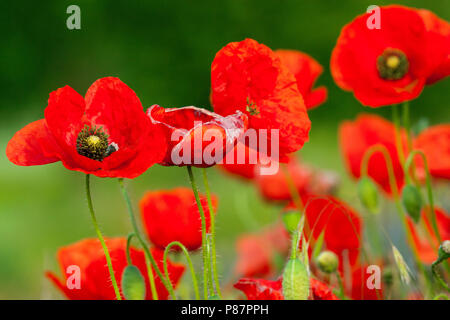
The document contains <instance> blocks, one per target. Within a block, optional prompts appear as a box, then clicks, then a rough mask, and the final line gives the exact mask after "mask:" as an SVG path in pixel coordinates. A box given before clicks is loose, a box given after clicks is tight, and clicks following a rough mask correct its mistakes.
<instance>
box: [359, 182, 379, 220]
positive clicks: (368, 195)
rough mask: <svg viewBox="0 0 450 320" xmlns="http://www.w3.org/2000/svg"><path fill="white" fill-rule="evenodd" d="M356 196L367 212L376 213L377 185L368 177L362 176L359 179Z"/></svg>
mask: <svg viewBox="0 0 450 320" xmlns="http://www.w3.org/2000/svg"><path fill="white" fill-rule="evenodd" d="M358 196H359V199H360V200H361V202H362V204H363V205H364V207H365V208H366V209H367V210H369V212H371V213H378V209H379V208H378V191H377V187H376V186H375V184H374V183H373V181H372V180H371V179H370V178H369V177H362V178H361V179H359V182H358Z"/></svg>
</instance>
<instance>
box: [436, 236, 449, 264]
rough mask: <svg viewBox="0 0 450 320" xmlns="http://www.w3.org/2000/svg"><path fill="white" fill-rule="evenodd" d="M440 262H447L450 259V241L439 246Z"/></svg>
mask: <svg viewBox="0 0 450 320" xmlns="http://www.w3.org/2000/svg"><path fill="white" fill-rule="evenodd" d="M438 254H439V260H446V259H448V258H450V240H445V241H444V242H442V243H441V245H440V246H439V251H438Z"/></svg>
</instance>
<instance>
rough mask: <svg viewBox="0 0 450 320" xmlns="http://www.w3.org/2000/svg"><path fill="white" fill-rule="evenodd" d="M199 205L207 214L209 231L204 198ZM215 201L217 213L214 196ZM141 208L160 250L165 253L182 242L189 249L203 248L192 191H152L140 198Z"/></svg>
mask: <svg viewBox="0 0 450 320" xmlns="http://www.w3.org/2000/svg"><path fill="white" fill-rule="evenodd" d="M200 202H201V203H202V207H203V212H204V213H205V220H206V230H209V227H210V215H209V209H208V203H207V200H206V198H205V197H204V196H200ZM212 202H213V207H214V211H216V208H217V198H216V196H214V195H212ZM140 208H141V216H142V221H143V223H144V227H145V230H146V232H147V235H148V237H149V239H150V241H151V242H152V243H153V244H154V245H155V246H156V247H157V248H160V249H161V250H164V249H165V247H166V246H167V245H168V244H169V243H171V242H173V241H179V242H181V243H182V244H183V245H185V246H186V248H187V249H188V250H196V249H198V248H199V247H200V246H201V245H202V232H201V230H202V227H201V218H200V213H199V210H198V207H197V204H196V202H195V196H194V193H193V192H192V190H191V189H189V188H175V189H172V190H159V191H149V192H147V193H146V194H145V195H144V197H143V198H142V199H141V201H140ZM207 232H208V231H207ZM174 249H177V250H178V249H179V248H178V247H174Z"/></svg>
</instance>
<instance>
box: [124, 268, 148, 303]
mask: <svg viewBox="0 0 450 320" xmlns="http://www.w3.org/2000/svg"><path fill="white" fill-rule="evenodd" d="M122 293H123V295H124V297H125V299H127V300H144V298H145V280H144V277H143V276H142V274H141V272H140V271H139V269H138V268H137V267H136V266H133V265H129V266H127V267H126V268H125V270H124V271H123V274H122Z"/></svg>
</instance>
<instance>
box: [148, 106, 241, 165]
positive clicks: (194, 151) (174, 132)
mask: <svg viewBox="0 0 450 320" xmlns="http://www.w3.org/2000/svg"><path fill="white" fill-rule="evenodd" d="M147 115H148V117H149V118H150V120H151V122H152V123H154V124H157V125H158V126H160V127H161V128H162V130H164V132H165V135H166V139H167V141H168V144H169V147H168V149H167V152H166V155H165V157H164V160H163V161H162V162H161V164H162V165H165V166H173V165H177V166H185V165H192V166H195V167H210V166H213V165H215V164H217V163H221V162H222V161H223V158H224V157H225V155H226V153H227V152H228V151H231V150H232V148H233V147H234V146H235V145H236V143H237V141H238V140H239V139H240V137H241V136H242V135H243V134H244V131H245V130H246V129H247V116H246V115H245V114H243V113H241V112H239V111H237V112H235V113H234V114H232V115H229V116H226V117H222V116H220V115H218V114H216V113H214V112H210V111H208V110H205V109H201V108H196V107H183V108H162V107H160V106H158V105H153V106H151V107H150V108H149V109H148V110H147Z"/></svg>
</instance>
